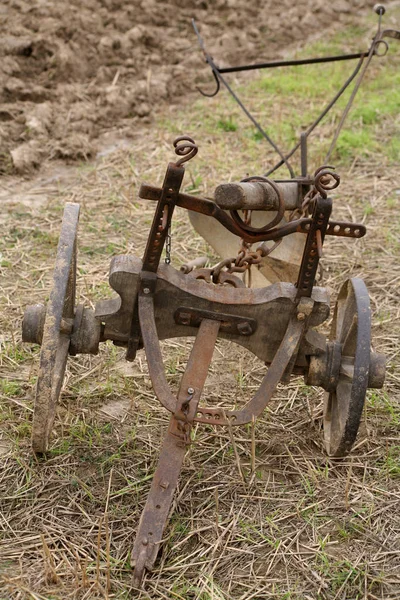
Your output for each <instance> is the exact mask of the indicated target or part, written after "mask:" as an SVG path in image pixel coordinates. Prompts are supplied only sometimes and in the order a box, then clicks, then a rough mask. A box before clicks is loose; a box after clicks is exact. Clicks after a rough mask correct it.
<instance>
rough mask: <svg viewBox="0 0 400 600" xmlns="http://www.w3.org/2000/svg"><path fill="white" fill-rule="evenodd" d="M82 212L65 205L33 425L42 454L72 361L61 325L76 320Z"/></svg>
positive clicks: (35, 446) (35, 445)
mask: <svg viewBox="0 0 400 600" xmlns="http://www.w3.org/2000/svg"><path fill="white" fill-rule="evenodd" d="M79 209H80V207H79V204H75V203H72V202H67V203H66V205H65V209H64V216H63V221H62V226H61V233H60V239H59V242H58V248H57V256H56V262H55V267H54V274H53V283H52V289H51V292H50V299H49V301H48V303H47V308H46V317H45V322H44V327H43V339H42V348H41V352H40V363H39V373H38V379H37V384H36V394H35V405H34V412H33V424H32V447H33V450H34V451H35V452H38V453H40V452H45V451H46V450H47V446H48V440H49V435H50V433H51V429H52V426H53V422H54V417H55V414H56V405H57V401H58V397H59V395H60V391H61V387H62V382H63V379H64V372H65V366H66V363H67V358H68V349H69V345H70V336H69V335H68V334H64V333H61V322H62V319H73V317H74V308H75V277H76V236H77V229H78V220H79Z"/></svg>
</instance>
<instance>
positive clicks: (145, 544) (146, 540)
mask: <svg viewBox="0 0 400 600" xmlns="http://www.w3.org/2000/svg"><path fill="white" fill-rule="evenodd" d="M148 543H149V540H148V539H147V537H145V538H143V539H142V544H143V546H147V544H148Z"/></svg>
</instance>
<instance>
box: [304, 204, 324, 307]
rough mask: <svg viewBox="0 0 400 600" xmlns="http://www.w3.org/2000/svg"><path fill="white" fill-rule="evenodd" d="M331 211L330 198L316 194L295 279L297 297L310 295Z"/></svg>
mask: <svg viewBox="0 0 400 600" xmlns="http://www.w3.org/2000/svg"><path fill="white" fill-rule="evenodd" d="M331 212H332V200H331V199H330V198H323V197H322V196H317V198H316V201H315V208H314V212H313V217H312V223H311V225H310V229H309V231H308V235H307V241H306V245H305V247H304V253H303V258H302V261H301V265H300V271H299V277H298V279H297V297H298V298H301V297H302V296H307V297H310V296H311V294H312V290H313V287H314V283H315V277H316V274H317V269H318V263H319V259H320V255H321V250H322V244H323V242H324V238H325V234H326V230H327V227H328V222H329V217H330V214H331Z"/></svg>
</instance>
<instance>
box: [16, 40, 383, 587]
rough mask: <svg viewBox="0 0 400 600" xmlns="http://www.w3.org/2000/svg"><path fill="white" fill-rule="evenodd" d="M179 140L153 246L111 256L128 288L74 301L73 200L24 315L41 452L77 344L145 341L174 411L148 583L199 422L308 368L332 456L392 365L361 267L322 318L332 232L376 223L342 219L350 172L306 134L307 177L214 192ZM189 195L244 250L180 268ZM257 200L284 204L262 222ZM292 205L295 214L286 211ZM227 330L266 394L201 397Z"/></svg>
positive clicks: (86, 347)
mask: <svg viewBox="0 0 400 600" xmlns="http://www.w3.org/2000/svg"><path fill="white" fill-rule="evenodd" d="M392 37H394V36H392ZM378 41H381V37H380V38H376V39H375V42H376V43H377V42H378ZM385 44H386V42H385ZM174 146H175V152H176V154H177V155H178V158H177V159H176V161H175V162H171V163H170V164H169V165H168V166H167V170H166V173H165V177H164V181H163V184H162V187H161V188H157V187H153V186H149V185H142V186H141V188H140V191H139V197H140V198H142V199H144V200H149V201H152V202H154V203H155V206H156V208H155V213H154V218H153V223H152V226H151V229H150V233H149V236H148V241H147V246H146V249H145V252H144V256H143V259H142V260H140V259H139V258H136V257H134V256H129V255H123V256H116V257H114V258H113V259H112V261H111V266H110V276H109V282H110V285H111V287H112V288H113V290H114V291H115V292H116V297H115V298H113V299H108V300H103V301H100V302H98V303H97V304H96V308H95V310H94V311H93V310H92V309H90V308H87V307H84V306H83V305H78V306H75V287H76V256H77V228H78V218H79V205H78V204H74V203H67V204H66V206H65V211H64V217H63V221H62V226H61V234H60V240H59V244H58V250H57V257H56V263H55V269H54V276H53V285H52V290H51V293H50V299H49V301H48V303H47V305H46V306H45V305H35V306H30V307H28V308H27V310H26V312H25V316H24V321H23V339H24V341H28V342H34V343H39V344H41V346H42V348H41V353H40V366H39V374H38V380H37V388H36V396H35V406H34V415H33V438H32V445H33V449H34V451H35V452H37V453H44V452H46V450H47V448H48V444H49V438H50V434H51V431H52V428H53V423H54V419H55V414H56V407H57V402H58V399H59V396H60V392H61V389H62V383H63V378H64V373H65V368H66V363H67V358H68V355H76V354H85V353H87V354H96V353H97V352H98V349H99V345H100V343H101V342H104V341H106V340H112V341H113V342H114V344H116V345H117V346H122V347H125V348H126V349H127V352H126V359H127V360H130V361H132V360H134V358H135V355H136V352H137V350H138V349H141V348H144V351H145V353H146V357H147V363H148V369H149V373H150V378H151V381H152V385H153V389H154V392H155V394H156V396H157V398H158V399H159V401H160V403H161V404H162V406H163V407H164V408H165V409H167V411H169V412H170V413H171V418H170V423H169V427H168V430H167V432H166V435H165V439H164V443H163V446H162V449H161V452H160V458H159V463H158V466H157V469H156V471H155V473H154V477H153V480H152V485H151V489H150V493H149V496H148V499H147V503H146V506H145V508H144V511H143V514H142V517H141V520H140V523H139V525H138V530H137V536H136V541H135V544H134V548H133V562H134V564H135V581H136V583H137V584H140V582H141V580H142V577H143V574H144V572H145V570H146V569H147V570H151V569H152V567H153V566H154V563H155V560H156V557H157V554H158V551H159V548H160V543H161V540H162V534H163V530H164V527H165V523H166V521H167V517H168V513H169V510H170V506H171V502H172V499H173V495H174V491H175V488H176V486H177V482H178V477H179V474H180V471H181V468H182V463H183V459H184V456H185V453H186V449H187V446H188V444H189V443H190V439H191V438H190V432H191V428H192V426H193V424H194V423H204V424H208V425H215V426H229V427H231V426H238V425H243V424H245V423H249V422H254V421H255V419H257V417H258V416H259V415H260V414H261V413H262V411H263V410H264V408H265V407H266V405H267V403H268V402H269V400H270V399H271V397H272V395H273V394H274V392H275V390H276V387H277V385H278V383H279V382H287V381H289V379H290V377H291V375H303V376H304V378H305V382H306V384H307V385H313V386H319V387H321V388H323V389H324V390H325V408H324V417H323V425H324V438H325V444H326V449H327V452H328V454H329V455H331V456H334V457H339V456H343V455H345V454H346V453H348V452H349V451H350V449H351V447H352V445H353V443H354V441H355V439H356V435H357V430H358V427H359V423H360V418H361V415H362V410H363V405H364V399H365V395H366V391H367V388H371V387H372V388H374V387H375V388H379V387H381V386H382V385H383V381H384V375H385V359H384V357H383V356H382V355H380V354H376V353H373V352H371V350H370V345H371V340H370V331H371V322H370V305H369V298H368V292H367V289H366V287H365V285H364V283H363V281H362V280H360V279H349V280H348V281H346V282H345V283H344V285H343V286H342V288H341V290H340V292H339V295H338V299H337V303H336V307H335V311H334V316H333V322H332V328H331V334H330V337H329V339H326V337H325V336H324V335H322V334H321V333H320V332H318V331H317V330H316V328H317V327H318V326H319V325H320V324H321V323H323V322H324V321H326V320H327V319H328V318H329V315H330V306H329V296H328V292H327V290H326V289H325V288H323V287H318V286H316V285H315V281H316V274H317V270H318V264H319V260H320V257H321V253H322V248H323V244H324V240H325V238H326V236H330V235H332V236H343V237H353V238H361V237H363V236H364V235H365V233H366V229H365V227H364V226H363V225H361V224H357V223H348V222H338V221H334V220H331V211H332V200H331V199H330V198H329V196H328V193H329V191H330V190H332V189H334V188H336V187H337V186H338V185H339V181H340V179H339V176H338V174H337V173H336V172H335V170H334V169H333V168H331V167H322V168H320V169H317V170H316V172H315V173H314V175H313V176H310V175H308V174H307V172H306V157H305V143H304V139H303V141H302V150H303V154H302V175H301V176H299V177H294V176H293V177H291V178H290V179H289V180H287V181H274V180H272V179H269V178H267V177H257V178H251V180H250V181H249V180H247V181H243V182H241V183H238V184H226V185H222V186H219V187H218V188H217V190H216V193H215V199H214V200H213V201H212V200H208V199H205V198H201V197H197V196H192V195H188V194H185V193H182V192H181V186H182V181H183V177H184V173H185V163H186V162H187V161H188V160H190V159H192V158H193V157H194V156H195V154H196V153H197V146H196V144H195V142H194V141H193V139H191V138H189V137H187V136H182V137H180V138H177V140H175V142H174ZM176 206H180V207H182V208H185V209H187V210H188V211H191V213H196V214H199V215H202V216H204V218H207V219H208V220H211V219H214V220H216V221H217V222H218V223H219V224H220V225H221V226H222V227H223V228H225V229H226V230H227V231H228V232H230V233H231V234H233V235H234V236H236V237H237V238H239V239H241V247H240V250H239V253H238V255H237V256H236V257H235V258H228V259H224V260H223V261H222V262H220V263H219V264H218V265H216V266H215V267H213V268H210V269H205V268H203V267H204V265H203V264H202V262H201V261H198V260H196V259H195V260H194V261H192V262H191V263H188V264H187V265H185V266H184V267H183V268H181V270H180V271H178V270H176V269H175V268H173V267H172V266H171V264H169V263H170V247H169V231H170V226H171V222H172V218H173V213H174V208H175V207H176ZM226 209H229V210H230V214H228V213H227V212H226ZM239 210H242V211H245V213H244V214H245V218H243V215H241V214H240V213H239V212H238V211H239ZM253 210H258V211H263V212H264V213H266V214H272V215H273V217H272V218H271V220H270V221H269V222H268V223H266V224H265V225H263V226H261V227H254V226H253V225H251V222H250V219H249V211H253ZM268 211H272V213H268ZM288 212H289V213H290V215H291V216H290V217H289V218H287V219H286V220H283V218H284V215H285V213H286V214H288ZM293 234H300V235H301V236H303V239H304V240H305V242H304V244H303V246H304V250H303V252H302V256H301V261H300V268H299V272H298V276H297V280H296V282H295V283H291V282H276V283H274V284H272V285H269V286H267V287H263V288H260V289H250V288H248V287H245V285H244V283H243V281H242V279H240V277H239V274H240V273H243V272H245V271H248V270H249V268H250V267H251V266H252V265H257V264H259V263H260V262H261V260H262V259H263V258H264V257H266V256H268V254H269V253H270V252H271V249H274V248H275V247H276V246H277V244H278V243H279V242H280V241H281V240H283V241H284V240H285V239H288V236H291V235H293ZM255 243H258V244H259V245H258V247H257V248H256V250H253V249H252V245H253V244H255ZM271 244H272V246H271ZM164 246H166V260H165V262H164V263H162V262H161V258H162V253H163V250H164ZM197 267H199V268H197ZM205 282H206V283H205ZM185 336H191V337H194V338H195V340H194V344H193V347H192V350H191V354H190V357H189V359H188V363H187V366H186V369H185V372H184V374H183V377H182V380H181V384H180V389H179V392H178V394H177V395H176V396H175V395H174V394H173V393H172V392H171V391H170V389H169V386H168V383H167V379H166V376H165V373H164V368H163V360H162V354H161V349H160V340H164V339H168V338H173V337H185ZM218 338H223V339H226V340H229V341H231V342H234V343H237V344H239V345H241V346H243V347H245V348H247V349H248V350H249V351H250V352H252V353H253V354H254V355H256V356H257V357H258V358H259V359H261V360H262V361H263V362H265V363H266V365H267V366H268V368H267V369H266V374H265V376H264V378H263V380H262V383H261V385H260V387H259V389H258V391H257V393H256V394H255V395H254V397H253V398H251V399H250V400H249V401H248V402H247V404H245V405H244V406H243V407H241V408H238V409H236V410H225V409H224V408H223V407H222V406H217V405H215V404H214V405H213V406H203V405H201V404H200V400H201V395H202V390H203V386H204V383H205V380H206V377H207V372H208V368H209V365H210V363H211V361H212V356H213V351H214V347H215V344H216V341H217V339H218Z"/></svg>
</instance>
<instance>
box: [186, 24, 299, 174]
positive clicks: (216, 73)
mask: <svg viewBox="0 0 400 600" xmlns="http://www.w3.org/2000/svg"><path fill="white" fill-rule="evenodd" d="M192 24H193V29H194V31H195V33H196V35H197V38H198V40H199V44H200V48H201V49H202V51H203V53H204V56H205V58H206V61H207V62H208V64H209V65H210V67H211V69H212V71H213V73H214V76H215V77H216V78H217V80H219V81H220V82H221V83H222V84H223V85H224V86H225V87H226V89H227V90H228V92H229V93H230V94H231V96H232V97H233V98H234V100H235V101H236V102H237V104H238V105H239V106H240V108H241V109H242V111H243V112H244V114H245V115H246V116H247V118H248V119H249V120H250V121H251V122H252V123H253V125H254V126H255V127H256V128H257V129H258V131H259V132H260V134H261V135H262V136H263V138H265V139H266V140H267V142H268V143H269V144H270V145H271V146H272V147H273V149H274V150H275V152H277V153H278V154H279V156H280V157H281V159H282V161H283V162H282V164H284V165H285V166H286V167H287V169H288V171H289V174H290V177H291V178H294V177H295V174H294V171H293V168H292V166H291V165H290V163H289V161H288V160H287V159H286V158H285V155H284V154H283V152H282V151H281V150H280V148H279V147H278V146H277V144H275V142H274V141H273V140H272V139H271V138H270V136H269V135H268V133H267V132H266V131H265V130H264V129H263V128H262V127H261V125H260V124H259V123H258V121H256V119H255V118H254V117H253V115H252V114H251V113H250V112H249V111H248V110H247V108H246V107H245V106H244V104H243V102H242V101H241V100H240V99H239V97H238V96H237V94H236V93H235V92H234V91H233V90H232V88H231V87H230V85H229V84H228V82H227V81H226V80H225V78H224V77H223V76H222V75H221V73H220V70H219V68H218V67H217V65H216V64H215V63H214V61H213V59H212V57H211V56H210V55H209V54H208V53H207V51H206V49H205V46H204V42H203V39H202V37H201V36H200V33H199V30H198V29H197V25H196V23H195V21H194V19H192Z"/></svg>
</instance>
